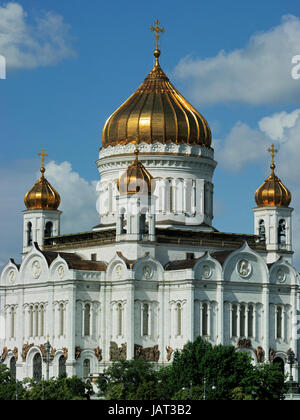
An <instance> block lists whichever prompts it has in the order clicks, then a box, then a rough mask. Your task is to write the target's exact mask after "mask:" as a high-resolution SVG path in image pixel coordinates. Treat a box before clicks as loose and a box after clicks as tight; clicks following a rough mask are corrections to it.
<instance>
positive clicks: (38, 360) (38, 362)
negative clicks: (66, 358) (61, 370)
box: [32, 353, 42, 381]
mask: <svg viewBox="0 0 300 420" xmlns="http://www.w3.org/2000/svg"><path fill="white" fill-rule="evenodd" d="M32 377H33V379H34V380H35V381H41V380H42V357H41V355H40V353H36V354H35V356H34V358H33V374H32Z"/></svg>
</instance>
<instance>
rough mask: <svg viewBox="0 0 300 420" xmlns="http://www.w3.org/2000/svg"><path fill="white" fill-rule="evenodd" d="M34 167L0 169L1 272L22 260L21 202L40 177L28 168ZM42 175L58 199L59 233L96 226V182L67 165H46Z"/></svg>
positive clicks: (30, 162) (30, 164)
mask: <svg viewBox="0 0 300 420" xmlns="http://www.w3.org/2000/svg"><path fill="white" fill-rule="evenodd" d="M33 167H36V160H25V161H17V162H14V163H10V165H9V166H7V167H4V168H2V169H0V197H1V206H0V231H1V236H0V269H1V266H3V265H5V264H7V262H8V260H9V258H15V259H16V261H17V262H20V260H21V258H20V253H21V251H22V244H23V239H22V235H23V215H22V211H23V210H25V206H24V201H23V199H24V195H25V193H26V191H27V190H28V189H29V188H31V186H32V185H33V184H34V182H35V181H36V180H37V178H38V177H39V176H40V173H36V172H35V171H33V170H32V169H31V168H33ZM45 175H46V178H47V179H48V181H49V182H50V183H51V184H52V185H53V187H54V188H55V189H56V190H57V191H58V192H59V194H60V196H61V206H60V208H59V209H60V210H62V211H63V216H62V224H61V233H76V232H82V231H88V230H91V229H92V228H93V226H95V225H96V224H98V223H99V216H98V214H97V210H96V199H97V193H96V181H94V182H89V181H87V180H85V179H84V178H82V177H81V176H80V175H79V174H78V173H77V172H75V171H74V170H73V169H72V166H71V164H70V163H69V162H63V163H60V164H58V163H55V162H49V163H48V164H47V165H46V174H45Z"/></svg>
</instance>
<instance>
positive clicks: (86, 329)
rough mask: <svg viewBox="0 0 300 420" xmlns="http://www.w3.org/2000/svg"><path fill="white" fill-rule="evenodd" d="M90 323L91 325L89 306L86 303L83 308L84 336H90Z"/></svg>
mask: <svg viewBox="0 0 300 420" xmlns="http://www.w3.org/2000/svg"><path fill="white" fill-rule="evenodd" d="M90 323H91V305H90V304H89V303H87V304H86V305H85V308H84V335H85V336H89V335H90V333H91V332H90Z"/></svg>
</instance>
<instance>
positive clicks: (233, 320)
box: [231, 305, 237, 337]
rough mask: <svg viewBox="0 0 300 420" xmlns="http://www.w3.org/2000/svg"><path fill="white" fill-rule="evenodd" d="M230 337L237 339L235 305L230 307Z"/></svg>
mask: <svg viewBox="0 0 300 420" xmlns="http://www.w3.org/2000/svg"><path fill="white" fill-rule="evenodd" d="M231 310H232V337H237V305H232V309H231Z"/></svg>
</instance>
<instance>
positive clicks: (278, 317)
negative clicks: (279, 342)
mask: <svg viewBox="0 0 300 420" xmlns="http://www.w3.org/2000/svg"><path fill="white" fill-rule="evenodd" d="M276 309H277V311H276V325H277V331H276V337H277V338H282V321H283V317H282V307H281V306H277V308H276Z"/></svg>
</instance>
